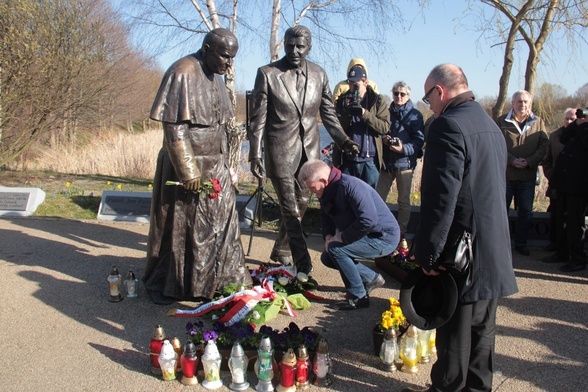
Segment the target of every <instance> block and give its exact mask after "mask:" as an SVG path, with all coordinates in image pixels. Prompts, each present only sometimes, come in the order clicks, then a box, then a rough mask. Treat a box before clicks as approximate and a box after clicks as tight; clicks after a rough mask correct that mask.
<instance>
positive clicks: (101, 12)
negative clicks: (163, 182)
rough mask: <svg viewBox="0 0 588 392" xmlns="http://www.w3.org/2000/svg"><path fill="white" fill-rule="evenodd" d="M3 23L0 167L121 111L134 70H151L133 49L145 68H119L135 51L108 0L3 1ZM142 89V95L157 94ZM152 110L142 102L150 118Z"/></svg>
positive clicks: (0, 12)
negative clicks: (36, 146) (38, 144)
mask: <svg viewBox="0 0 588 392" xmlns="http://www.w3.org/2000/svg"><path fill="white" fill-rule="evenodd" d="M0 29H1V34H0V50H1V53H0V68H1V69H2V80H1V83H2V85H1V89H2V90H1V92H2V94H1V95H0V100H1V103H0V104H1V107H2V124H1V125H0V126H1V129H2V134H1V135H0V137H1V140H0V142H1V144H0V167H1V166H4V165H5V164H6V163H8V162H11V161H13V160H15V159H16V158H17V157H19V156H22V154H23V153H24V152H25V151H26V150H27V149H28V148H29V147H30V146H31V145H32V144H33V143H35V142H37V141H45V142H46V143H47V147H49V148H59V147H60V146H62V145H63V143H66V142H67V143H69V142H72V141H75V138H76V134H77V131H78V129H79V128H80V127H84V128H85V129H91V128H93V127H94V126H95V125H96V124H98V123H99V122H100V121H101V119H102V118H103V117H102V116H105V115H106V116H107V115H110V116H119V114H117V113H116V110H113V109H115V108H118V106H117V104H116V103H117V102H120V101H121V100H120V96H122V95H123V93H122V92H124V91H126V90H127V89H131V88H132V87H133V86H130V85H129V84H128V83H130V82H131V80H132V78H131V76H132V75H145V74H144V73H142V71H143V70H145V69H146V70H147V73H148V72H149V62H148V61H147V60H145V59H144V58H143V61H140V60H139V58H140V57H141V56H139V55H138V54H134V58H135V59H136V61H135V64H138V65H139V67H138V68H136V69H134V70H128V72H127V74H126V77H121V76H120V73H117V69H122V67H121V64H127V63H128V61H129V59H130V58H131V57H132V55H133V53H132V52H131V51H130V46H129V45H127V44H126V36H127V31H126V30H125V29H123V28H122V27H121V24H120V22H119V21H118V19H117V16H116V15H115V14H114V13H113V12H112V10H111V9H110V7H109V3H108V2H107V1H105V0H63V1H38V0H2V1H1V2H0ZM151 66H152V64H151ZM151 69H152V70H153V66H152V68H151ZM143 79H144V80H148V78H143ZM145 83H146V82H143V84H142V85H145ZM151 83H152V86H150V89H154V87H153V85H154V83H153V81H152V82H151ZM140 85H141V84H140ZM135 94H136V97H135V102H139V101H140V100H141V99H144V100H145V101H147V100H148V101H152V97H147V98H145V97H144V96H145V95H146V94H145V93H138V91H137V90H135ZM151 94H154V91H153V92H151ZM149 105H150V102H149ZM147 110H148V109H145V108H143V109H142V111H143V113H142V116H143V118H145V116H146V112H147ZM125 115H126V116H127V117H128V116H129V113H125ZM132 117H133V118H135V119H136V118H137V114H136V112H135V113H133V114H132ZM139 118H141V117H139Z"/></svg>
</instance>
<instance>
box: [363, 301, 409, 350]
mask: <svg viewBox="0 0 588 392" xmlns="http://www.w3.org/2000/svg"><path fill="white" fill-rule="evenodd" d="M389 328H392V329H394V330H396V336H397V337H399V338H400V335H402V334H403V333H404V332H405V331H406V329H407V328H408V322H407V321H406V318H405V317H404V314H402V309H401V308H400V302H398V300H397V299H396V298H394V297H390V307H389V308H388V309H386V310H385V311H383V312H382V315H381V316H380V320H379V321H378V322H377V323H376V325H375V326H374V329H373V330H372V336H373V338H374V354H375V355H376V356H378V355H380V347H381V346H382V341H383V340H384V333H385V332H386V330H387V329H389Z"/></svg>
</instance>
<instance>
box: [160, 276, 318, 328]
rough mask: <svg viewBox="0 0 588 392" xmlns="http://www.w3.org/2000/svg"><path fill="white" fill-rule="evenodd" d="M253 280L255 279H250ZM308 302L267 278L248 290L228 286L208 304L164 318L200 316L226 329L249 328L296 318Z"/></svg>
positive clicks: (238, 286) (173, 311) (178, 311)
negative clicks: (242, 325) (286, 317)
mask: <svg viewBox="0 0 588 392" xmlns="http://www.w3.org/2000/svg"><path fill="white" fill-rule="evenodd" d="M254 281H255V279H254ZM309 307H310V302H309V301H308V299H306V297H305V296H304V295H302V294H300V293H295V294H289V293H288V292H287V290H285V289H284V287H283V286H281V285H280V284H279V283H277V282H276V281H274V280H273V279H270V278H268V277H266V278H264V279H262V280H261V281H258V284H256V285H255V286H253V287H251V288H246V287H242V286H240V285H237V284H229V285H227V286H225V287H224V288H223V291H222V293H218V294H217V295H216V296H215V297H214V298H213V299H212V301H210V302H208V303H205V304H203V305H200V306H199V307H198V308H196V309H192V310H185V309H171V310H169V311H168V312H167V315H168V316H175V317H203V316H207V317H210V318H211V319H212V321H218V322H219V323H222V324H223V325H225V326H227V327H229V326H232V325H233V324H235V323H238V322H240V321H244V322H247V323H250V324H253V325H260V324H264V323H266V322H268V321H270V320H272V319H273V318H275V317H276V316H277V315H278V313H280V312H285V313H286V314H288V315H289V316H291V317H296V313H295V310H300V309H307V308H309Z"/></svg>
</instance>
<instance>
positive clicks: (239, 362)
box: [229, 342, 249, 391]
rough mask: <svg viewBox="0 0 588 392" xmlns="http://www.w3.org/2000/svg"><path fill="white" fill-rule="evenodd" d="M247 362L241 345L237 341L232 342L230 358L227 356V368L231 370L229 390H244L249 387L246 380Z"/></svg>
mask: <svg viewBox="0 0 588 392" xmlns="http://www.w3.org/2000/svg"><path fill="white" fill-rule="evenodd" d="M248 363H249V358H247V355H245V351H244V350H243V347H241V345H240V344H239V342H235V343H233V348H232V349H231V358H229V370H230V371H231V384H230V385H229V389H230V390H231V391H244V390H246V389H248V388H249V383H248V382H247V380H246V375H247V365H248Z"/></svg>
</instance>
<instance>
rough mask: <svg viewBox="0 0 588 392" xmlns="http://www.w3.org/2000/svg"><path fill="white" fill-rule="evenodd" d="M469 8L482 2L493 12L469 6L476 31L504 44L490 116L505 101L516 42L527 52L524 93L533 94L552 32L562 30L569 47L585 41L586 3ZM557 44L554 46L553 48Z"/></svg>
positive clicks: (497, 0)
mask: <svg viewBox="0 0 588 392" xmlns="http://www.w3.org/2000/svg"><path fill="white" fill-rule="evenodd" d="M468 2H469V3H470V5H475V3H481V4H482V6H488V7H491V8H492V9H493V12H492V13H487V12H485V11H484V8H485V7H479V8H476V7H472V8H471V10H472V11H473V12H474V13H476V14H477V15H478V16H479V22H481V23H477V25H478V26H481V27H479V28H478V30H480V31H483V32H484V33H486V35H487V36H488V37H489V39H490V40H493V41H495V45H504V58H503V68H502V75H501V77H500V81H499V92H498V99H497V101H496V104H495V105H494V107H493V108H492V115H493V117H495V118H496V117H498V116H500V115H501V114H502V112H503V111H504V106H505V104H506V101H507V93H508V85H509V80H510V75H511V71H512V66H513V63H514V53H515V50H517V49H519V46H518V45H517V43H518V42H519V41H521V42H524V44H525V45H526V48H527V49H528V54H527V63H526V67H525V87H524V88H525V90H527V91H529V92H530V93H531V94H533V92H534V90H535V84H536V74H537V65H538V64H539V62H540V61H541V53H542V51H543V50H544V49H545V48H546V45H547V44H548V42H549V41H548V39H549V38H550V37H552V36H553V33H554V32H555V31H562V34H563V36H565V37H566V38H567V40H568V44H569V45H570V46H572V47H575V46H576V44H577V42H578V41H580V42H584V43H585V42H586V40H585V38H584V35H585V30H586V26H587V25H588V19H587V18H586V15H587V14H588V6H587V2H586V1H584V0H580V1H578V0H520V1H505V0H468ZM558 44H560V42H558V43H555V42H554V44H553V45H554V47H556V45H558Z"/></svg>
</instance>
